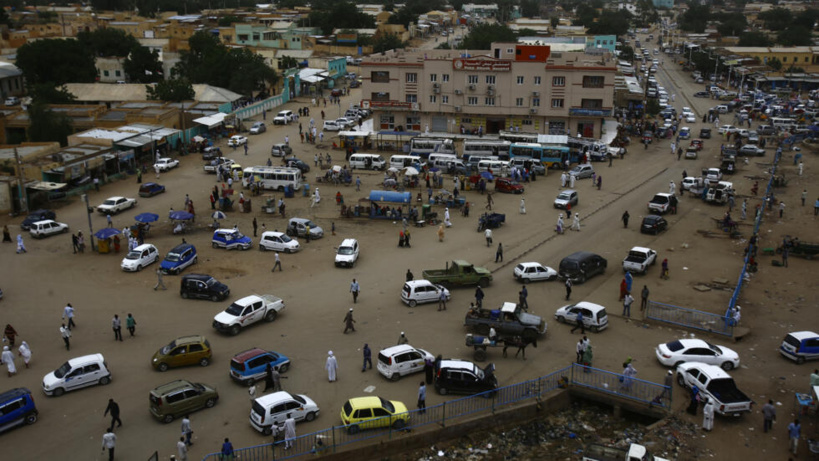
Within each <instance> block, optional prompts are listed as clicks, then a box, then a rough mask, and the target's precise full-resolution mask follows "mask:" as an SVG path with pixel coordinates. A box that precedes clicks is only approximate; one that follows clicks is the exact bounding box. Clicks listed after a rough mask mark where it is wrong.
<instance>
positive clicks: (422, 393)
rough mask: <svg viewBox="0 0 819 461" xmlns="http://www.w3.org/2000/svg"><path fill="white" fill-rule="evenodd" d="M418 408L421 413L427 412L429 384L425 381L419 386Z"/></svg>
mask: <svg viewBox="0 0 819 461" xmlns="http://www.w3.org/2000/svg"><path fill="white" fill-rule="evenodd" d="M418 410H419V411H418V414H421V415H423V414H424V413H426V412H427V386H426V384H424V382H423V381H421V384H420V385H419V386H418Z"/></svg>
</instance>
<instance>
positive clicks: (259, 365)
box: [245, 355, 269, 377]
mask: <svg viewBox="0 0 819 461" xmlns="http://www.w3.org/2000/svg"><path fill="white" fill-rule="evenodd" d="M268 359H269V357H268V356H266V355H262V356H259V357H254V358H252V359H251V360H248V361H247V364H246V365H247V369H246V371H245V373H246V375H245V376H247V377H251V376H252V377H256V376H257V375H262V374H264V373H265V371H266V370H267V364H268V362H269V360H268Z"/></svg>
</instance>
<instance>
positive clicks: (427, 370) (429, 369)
mask: <svg viewBox="0 0 819 461" xmlns="http://www.w3.org/2000/svg"><path fill="white" fill-rule="evenodd" d="M434 372H435V361H434V360H432V358H430V357H427V358H426V359H424V375H425V376H424V377H425V381H426V383H427V384H432V376H433V374H434Z"/></svg>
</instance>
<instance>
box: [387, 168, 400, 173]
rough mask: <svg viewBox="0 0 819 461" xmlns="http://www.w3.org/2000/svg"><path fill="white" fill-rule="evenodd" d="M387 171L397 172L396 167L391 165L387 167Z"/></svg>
mask: <svg viewBox="0 0 819 461" xmlns="http://www.w3.org/2000/svg"><path fill="white" fill-rule="evenodd" d="M387 172H389V173H398V168H395V167H392V166H391V167H389V168H387Z"/></svg>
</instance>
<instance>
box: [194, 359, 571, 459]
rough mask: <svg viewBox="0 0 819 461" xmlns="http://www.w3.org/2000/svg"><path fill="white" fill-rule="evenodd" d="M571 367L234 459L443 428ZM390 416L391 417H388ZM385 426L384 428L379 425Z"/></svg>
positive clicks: (532, 390)
mask: <svg viewBox="0 0 819 461" xmlns="http://www.w3.org/2000/svg"><path fill="white" fill-rule="evenodd" d="M571 368H572V367H570V366H569V367H565V368H562V369H560V370H557V371H554V372H552V373H550V374H548V375H545V376H541V377H539V378H535V379H532V380H529V381H524V382H522V383H517V384H512V385H511V386H504V387H501V388H499V389H496V390H495V391H491V392H485V393H483V394H477V395H471V396H468V397H463V398H460V399H456V400H450V401H448V402H444V403H441V404H439V405H435V406H431V407H428V408H426V410H424V411H423V412H422V411H421V410H412V411H409V412H408V413H409V421H407V422H406V424H401V423H399V424H398V425H396V424H395V419H394V417H389V416H386V417H384V418H381V419H377V420H374V421H372V422H371V423H370V424H371V425H372V426H378V427H370V428H361V429H366V430H360V431H354V432H351V431H350V430H348V428H347V427H345V426H333V427H331V428H328V429H324V430H321V431H317V432H313V433H310V434H306V435H302V436H299V437H296V438H295V439H293V440H292V441H290V442H291V445H292V446H291V447H289V448H286V445H287V444H286V442H285V441H283V440H279V441H276V442H273V443H266V444H263V445H256V446H253V447H248V448H240V449H237V450H235V451H234V459H241V460H243V461H272V460H281V459H290V458H295V457H298V456H303V455H309V454H320V453H321V452H325V451H329V452H335V451H336V449H337V448H338V447H343V446H345V445H350V444H353V443H358V442H363V441H365V440H369V439H375V438H386V439H389V438H392V437H393V436H395V435H397V434H398V433H400V432H401V431H405V430H408V429H417V428H420V427H423V426H427V425H430V424H436V425H439V426H441V427H445V426H446V425H447V423H451V422H453V421H457V420H458V419H459V418H463V417H466V416H470V415H475V414H480V413H491V412H494V411H495V410H496V409H498V408H502V407H505V406H507V405H511V404H514V403H517V402H520V401H522V400H527V399H533V398H540V397H542V396H543V395H544V394H547V393H549V392H551V391H554V390H556V389H558V388H559V387H561V386H565V384H568V379H569V374H570V373H571ZM390 418H393V419H390ZM380 426H384V427H380ZM204 461H222V457H221V454H219V453H211V454H209V455H207V456H205V458H204Z"/></svg>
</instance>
